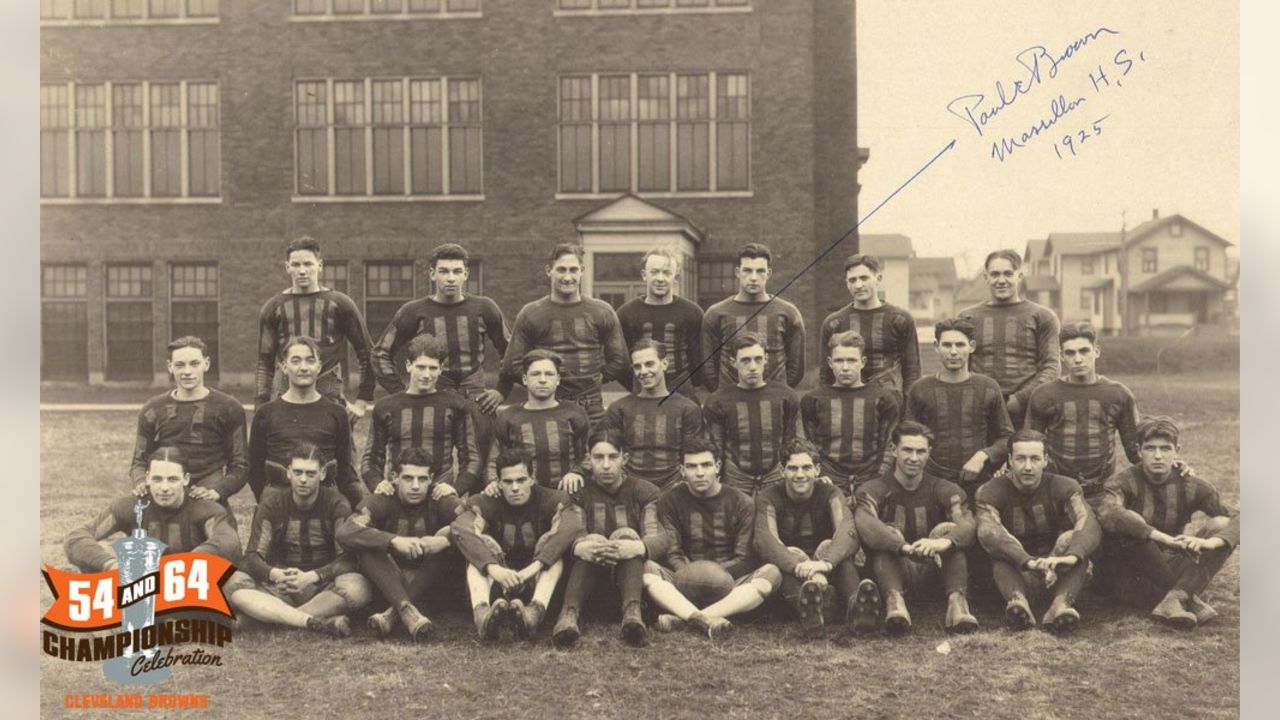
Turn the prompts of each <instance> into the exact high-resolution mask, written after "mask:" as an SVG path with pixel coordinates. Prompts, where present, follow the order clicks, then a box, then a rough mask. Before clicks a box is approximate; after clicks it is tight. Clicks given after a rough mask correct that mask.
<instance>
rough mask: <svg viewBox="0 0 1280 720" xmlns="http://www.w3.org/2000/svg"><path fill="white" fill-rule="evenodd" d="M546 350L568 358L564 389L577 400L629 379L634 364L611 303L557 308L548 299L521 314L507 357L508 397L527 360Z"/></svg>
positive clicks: (558, 305)
mask: <svg viewBox="0 0 1280 720" xmlns="http://www.w3.org/2000/svg"><path fill="white" fill-rule="evenodd" d="M534 348H541V349H543V350H552V351H554V352H556V353H558V354H559V355H560V356H561V357H562V358H564V366H563V367H562V368H561V369H560V389H561V390H563V391H564V392H566V393H569V394H571V395H573V396H575V397H576V396H578V395H581V394H583V393H587V392H592V391H594V392H599V391H600V387H601V385H603V384H604V383H605V382H607V381H609V380H612V379H617V378H622V379H626V378H627V377H628V376H629V373H630V369H629V368H630V367H631V359H630V357H629V356H628V354H627V346H626V344H625V343H624V342H623V339H622V326H621V325H620V324H619V323H618V316H617V315H616V314H615V313H614V312H613V308H612V307H610V306H609V303H607V302H604V301H603V300H597V299H595V298H583V299H581V300H578V301H577V302H572V303H558V302H554V301H552V300H551V298H550V297H544V298H541V299H538V300H534V301H533V302H531V303H529V304H527V305H525V306H524V307H522V308H520V312H519V313H518V314H517V315H516V322H515V328H514V329H513V330H512V331H511V344H509V345H508V346H507V351H506V353H505V354H504V355H503V357H502V372H503V376H502V382H501V384H500V386H499V388H498V390H499V391H500V392H502V394H503V395H506V394H507V392H508V391H510V390H511V387H512V385H513V384H514V383H515V382H517V381H519V379H520V376H521V368H522V364H521V361H522V359H523V358H524V354H525V353H527V352H529V351H530V350H533V349H534Z"/></svg>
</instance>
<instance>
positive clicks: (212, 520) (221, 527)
mask: <svg viewBox="0 0 1280 720" xmlns="http://www.w3.org/2000/svg"><path fill="white" fill-rule="evenodd" d="M137 501H138V498H136V497H134V496H133V495H128V496H126V497H122V498H117V499H116V500H114V501H112V503H111V504H110V505H108V506H107V507H106V509H104V510H103V511H102V512H101V513H99V514H98V517H96V518H94V520H93V522H90V523H89V524H87V525H85V526H84V527H81V528H77V529H75V530H72V531H71V532H70V533H68V534H67V540H66V543H65V549H66V552H67V560H68V561H69V562H70V563H71V564H72V565H75V566H77V567H79V568H80V570H81V571H82V572H102V571H103V570H105V569H106V565H107V563H108V562H110V561H112V560H115V559H116V558H115V555H114V554H112V553H110V552H108V551H107V550H106V549H104V548H103V547H102V546H101V545H99V544H98V543H99V542H100V541H102V540H106V539H107V538H109V537H111V536H112V535H114V534H115V533H124V534H125V535H126V536H127V535H131V534H132V533H133V530H134V528H136V527H137V522H136V517H135V516H134V514H133V506H134V503H136V502H137ZM229 518H230V516H229V515H228V513H227V509H226V508H225V507H223V506H222V505H220V504H218V503H216V502H213V501H212V500H196V499H195V498H192V497H190V496H188V497H186V498H185V499H183V501H182V504H181V505H179V506H178V507H176V508H163V507H160V505H158V504H157V503H156V502H155V501H154V500H152V501H151V504H150V505H148V506H147V508H146V509H145V510H143V511H142V528H143V529H144V530H146V531H147V536H148V537H152V538H155V539H157V540H159V541H160V542H163V543H164V544H165V545H166V546H167V547H166V548H165V549H164V552H165V554H169V553H184V552H203V553H210V554H212V555H217V556H218V557H222V558H226V559H227V560H230V561H231V562H233V563H238V562H240V536H239V535H237V534H236V529H235V527H234V526H232V525H231V521H230V519H229Z"/></svg>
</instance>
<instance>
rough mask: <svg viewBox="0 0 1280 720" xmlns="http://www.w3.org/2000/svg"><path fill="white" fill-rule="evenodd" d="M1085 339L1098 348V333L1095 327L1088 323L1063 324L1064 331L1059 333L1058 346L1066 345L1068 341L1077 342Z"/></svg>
mask: <svg viewBox="0 0 1280 720" xmlns="http://www.w3.org/2000/svg"><path fill="white" fill-rule="evenodd" d="M1079 338H1084V339H1085V340H1088V341H1089V342H1090V343H1092V344H1093V346H1094V347H1097V346H1098V331H1097V330H1094V329H1093V325H1091V324H1089V323H1087V322H1075V323H1063V324H1062V329H1061V330H1059V331H1058V344H1059V345H1066V344H1067V341H1068V340H1076V339H1079Z"/></svg>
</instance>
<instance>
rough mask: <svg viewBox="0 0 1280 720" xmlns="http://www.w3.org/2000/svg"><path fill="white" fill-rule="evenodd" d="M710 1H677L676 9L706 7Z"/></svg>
mask: <svg viewBox="0 0 1280 720" xmlns="http://www.w3.org/2000/svg"><path fill="white" fill-rule="evenodd" d="M707 5H708V0H676V7H706V6H707Z"/></svg>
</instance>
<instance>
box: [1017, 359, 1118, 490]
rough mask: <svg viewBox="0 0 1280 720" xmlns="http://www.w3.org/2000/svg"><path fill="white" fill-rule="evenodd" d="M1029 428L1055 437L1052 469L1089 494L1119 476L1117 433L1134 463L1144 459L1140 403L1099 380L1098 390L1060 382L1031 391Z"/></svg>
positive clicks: (1051, 440) (1051, 444)
mask: <svg viewBox="0 0 1280 720" xmlns="http://www.w3.org/2000/svg"><path fill="white" fill-rule="evenodd" d="M1027 427H1029V428H1031V429H1032V430H1039V431H1040V432H1042V433H1044V434H1045V435H1046V436H1048V438H1049V442H1048V446H1047V448H1046V449H1047V451H1048V454H1049V462H1050V463H1051V465H1050V467H1051V468H1052V470H1053V472H1055V473H1057V474H1059V475H1066V476H1067V477H1070V478H1075V479H1076V480H1077V481H1078V482H1079V483H1080V485H1081V487H1082V488H1084V493H1085V495H1090V496H1091V495H1094V494H1096V493H1098V492H1101V490H1102V483H1103V481H1104V480H1106V479H1107V478H1108V477H1110V476H1111V475H1112V474H1114V473H1115V469H1116V460H1115V452H1114V443H1113V441H1114V439H1115V434H1116V432H1117V431H1119V433H1120V442H1121V445H1122V447H1123V448H1124V452H1125V454H1126V455H1127V456H1128V458H1129V462H1131V463H1137V462H1139V458H1138V404H1137V402H1136V401H1135V400H1134V398H1133V393H1132V392H1130V391H1129V388H1127V387H1125V386H1124V385H1121V384H1120V383H1118V382H1112V381H1111V380H1108V379H1107V378H1105V377H1102V376H1099V377H1098V381H1097V382H1095V383H1093V384H1092V385H1076V384H1073V383H1069V382H1067V381H1065V380H1054V381H1052V382H1047V383H1045V384H1044V385H1041V386H1040V387H1038V388H1036V389H1035V390H1033V391H1032V392H1031V402H1030V404H1029V405H1028V406H1027Z"/></svg>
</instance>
